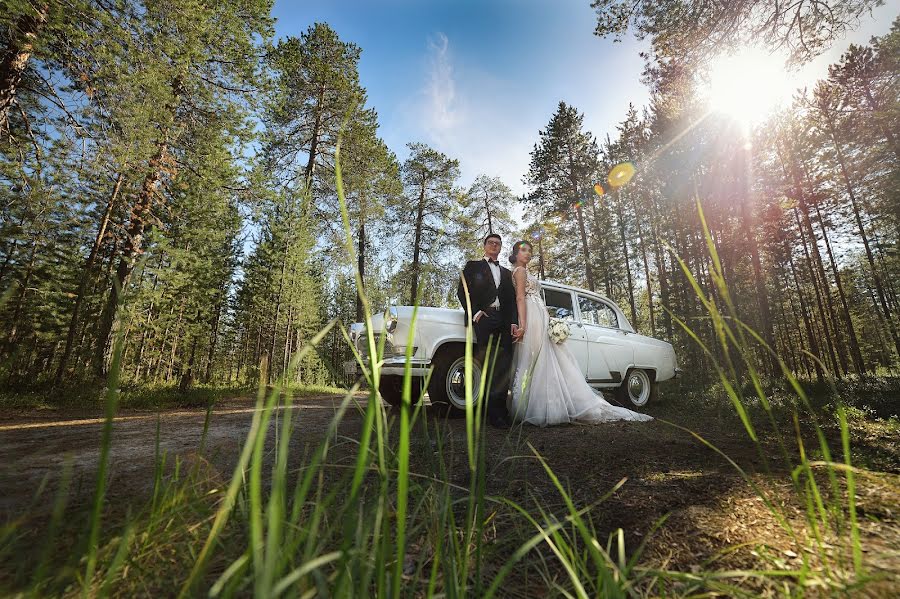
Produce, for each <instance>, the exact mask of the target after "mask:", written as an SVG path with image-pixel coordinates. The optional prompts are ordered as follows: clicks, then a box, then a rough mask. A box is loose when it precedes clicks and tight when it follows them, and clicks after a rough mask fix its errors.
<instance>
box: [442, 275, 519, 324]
mask: <svg viewBox="0 0 900 599" xmlns="http://www.w3.org/2000/svg"><path fill="white" fill-rule="evenodd" d="M463 279H465V281H466V285H467V286H468V288H469V301H470V302H471V304H472V312H471V313H469V310H468V307H467V305H466V290H465V288H464V287H463V283H462V280H463ZM456 297H457V298H459V303H460V304H462V309H463V310H464V311H465V313H466V326H469V323H470V322H472V315H474V314H477V313H478V311H479V310H485V309H487V308H488V307H489V306H490V305H491V304H492V303H494V300H495V299H497V297H499V298H500V314H501V316H502V317H503V321H504V323H505V324H506V325H507V327H506V328H507V329H508V328H509V325H510V324H518V323H519V317H518V310H517V309H516V291H515V288H514V287H513V282H512V273H511V272H510V271H509V269H508V268H504V267H503V266H501V267H500V287H497V286H496V285H495V284H494V275H493V274H492V273H491V267H490V266H489V265H488V263H487V260H484V259H482V260H469V261H468V262H467V263H466V267H465V268H464V269H463V271H462V275H460V281H459V286H458V287H457V289H456Z"/></svg>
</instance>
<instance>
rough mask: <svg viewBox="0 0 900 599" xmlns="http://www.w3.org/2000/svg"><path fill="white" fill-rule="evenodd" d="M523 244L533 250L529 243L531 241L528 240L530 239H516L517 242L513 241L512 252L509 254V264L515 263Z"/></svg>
mask: <svg viewBox="0 0 900 599" xmlns="http://www.w3.org/2000/svg"><path fill="white" fill-rule="evenodd" d="M523 245H527V246H528V249H530V250H532V251H534V246H533V245H531V242H530V241H525V240H524V239H523V240H522V241H517V242H515V243H514V244H513V249H512V253H511V254H510V255H509V263H510V264H515V263H516V260H517V259H518V258H519V250H520V249H522V246H523Z"/></svg>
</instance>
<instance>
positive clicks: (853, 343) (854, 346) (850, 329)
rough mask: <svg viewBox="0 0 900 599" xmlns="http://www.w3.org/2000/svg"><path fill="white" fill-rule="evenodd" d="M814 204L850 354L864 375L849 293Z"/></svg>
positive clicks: (821, 219) (857, 370)
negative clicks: (848, 339)
mask: <svg viewBox="0 0 900 599" xmlns="http://www.w3.org/2000/svg"><path fill="white" fill-rule="evenodd" d="M813 206H814V207H815V209H816V219H817V220H818V221H819V228H820V229H821V230H822V238H823V239H824V240H825V249H826V250H827V251H828V262H829V264H830V266H831V272H832V274H833V275H834V281H835V283H836V284H837V290H838V298H839V299H840V300H841V309H842V315H843V317H844V325H845V326H846V327H847V336H848V337H849V338H850V356H851V357H852V359H853V367H854V368H855V370H856V374H858V375H860V376H862V375H863V374H865V372H866V363H865V361H864V360H863V357H862V351H860V349H859V340H858V339H857V337H856V328H855V327H854V326H853V319H852V318H851V317H850V306H849V305H848V303H847V295H846V294H845V293H844V284H843V283H842V282H841V273H840V271H839V270H838V267H837V262H836V261H835V259H834V252H833V251H832V250H831V242H830V241H829V240H828V231H827V229H826V228H825V220H824V219H823V218H822V213H821V212H820V211H819V204H818V203H815V204H813Z"/></svg>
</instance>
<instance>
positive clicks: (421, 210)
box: [409, 175, 425, 306]
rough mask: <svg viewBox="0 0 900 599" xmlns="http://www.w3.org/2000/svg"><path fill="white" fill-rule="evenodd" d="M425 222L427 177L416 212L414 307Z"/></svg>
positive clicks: (411, 293) (410, 299) (423, 178)
mask: <svg viewBox="0 0 900 599" xmlns="http://www.w3.org/2000/svg"><path fill="white" fill-rule="evenodd" d="M424 220H425V177H424V175H423V177H422V189H421V191H420V192H419V207H418V210H417V211H416V239H415V242H414V244H413V261H412V283H411V285H410V290H409V305H411V306H413V305H415V303H416V300H417V298H418V297H419V256H420V253H421V247H420V246H421V244H422V224H423V222H424Z"/></svg>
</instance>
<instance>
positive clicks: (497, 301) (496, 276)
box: [484, 256, 500, 308]
mask: <svg viewBox="0 0 900 599" xmlns="http://www.w3.org/2000/svg"><path fill="white" fill-rule="evenodd" d="M484 259H485V260H487V261H488V267H489V268H490V269H491V274H492V275H494V286H495V287H497V289H500V265H499V264H497V263H496V262H491V259H490V258H488V257H487V256H485V257H484ZM499 307H500V295H499V294H498V295H497V297H496V298H495V299H494V303H492V304H491V308H499Z"/></svg>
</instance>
